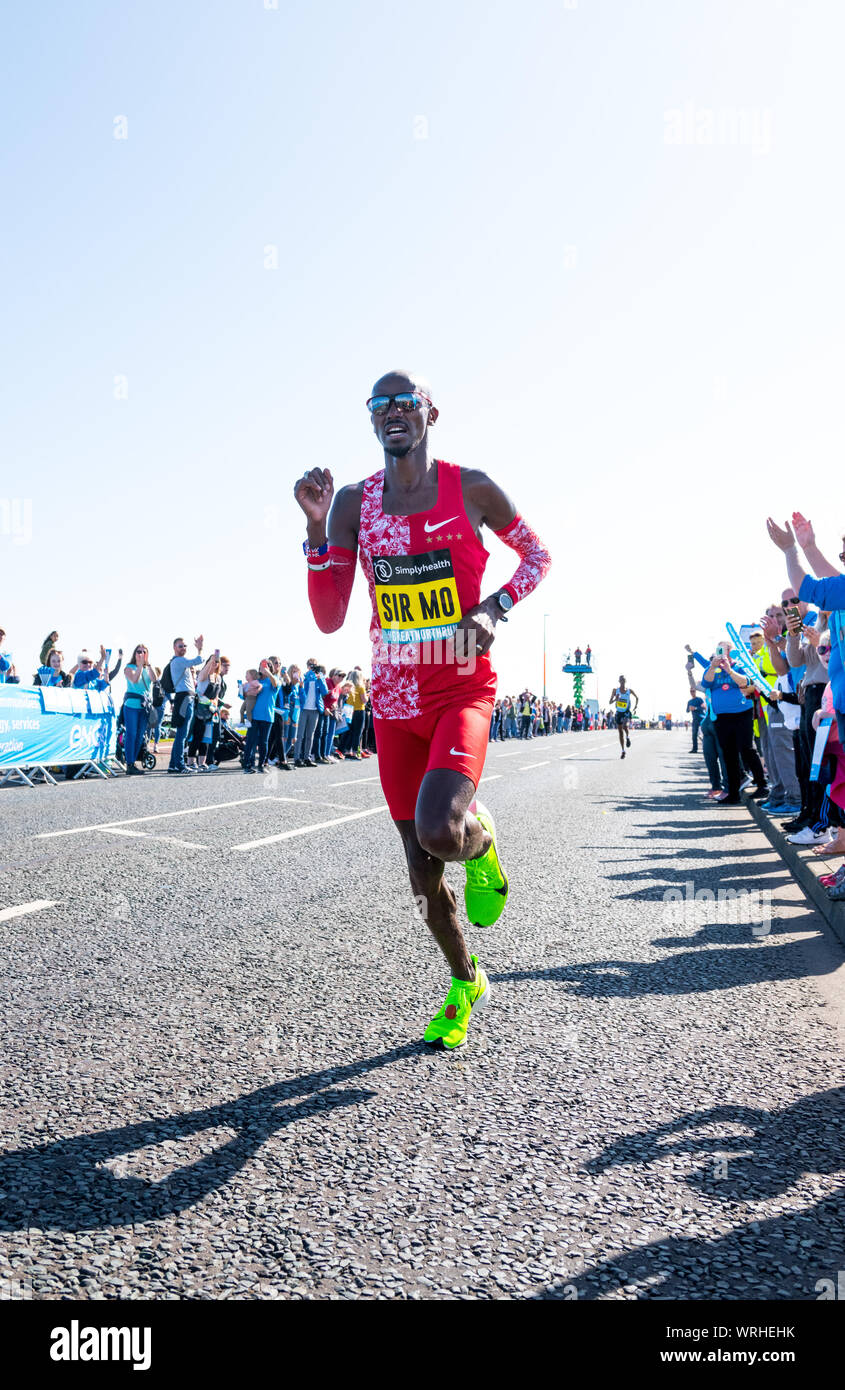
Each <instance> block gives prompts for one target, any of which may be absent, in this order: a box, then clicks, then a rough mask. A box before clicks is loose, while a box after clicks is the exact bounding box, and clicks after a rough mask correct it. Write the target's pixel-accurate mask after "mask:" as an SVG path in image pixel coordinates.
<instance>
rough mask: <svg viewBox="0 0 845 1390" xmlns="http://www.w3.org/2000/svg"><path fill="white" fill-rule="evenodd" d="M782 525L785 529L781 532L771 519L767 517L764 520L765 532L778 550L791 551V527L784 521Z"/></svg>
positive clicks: (792, 541)
mask: <svg viewBox="0 0 845 1390" xmlns="http://www.w3.org/2000/svg"><path fill="white" fill-rule="evenodd" d="M783 524H784V528H785V529H784V530H781V528H780V526H778V524H777V522H775V521H772V518H771V517H768V518H767V520H766V530H767V531H768V533H769V535H770V536H771V538H772V540H773V541H774V543H775V545H776V546H777V547H778V549H779V550H783V551H787V550H791V549H792V547H793V545H794V544H795V537H794V536H793V534H792V527H791V526H790V524H789V522H788V521H785V522H784V523H783Z"/></svg>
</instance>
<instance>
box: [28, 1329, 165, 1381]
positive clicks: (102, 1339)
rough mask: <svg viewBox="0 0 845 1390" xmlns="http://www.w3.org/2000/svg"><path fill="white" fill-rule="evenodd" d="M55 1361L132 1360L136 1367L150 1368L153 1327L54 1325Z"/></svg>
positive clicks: (52, 1334) (52, 1350)
mask: <svg viewBox="0 0 845 1390" xmlns="http://www.w3.org/2000/svg"><path fill="white" fill-rule="evenodd" d="M50 1341H51V1344H52V1345H51V1346H50V1358H51V1360H53V1361H131V1362H132V1369H133V1371H148V1370H149V1369H150V1362H151V1360H152V1328H150V1327H80V1325H79V1321H78V1319H76V1318H74V1319H73V1320H72V1322H71V1324H70V1327H54V1328H53V1330H52V1332H51V1333H50Z"/></svg>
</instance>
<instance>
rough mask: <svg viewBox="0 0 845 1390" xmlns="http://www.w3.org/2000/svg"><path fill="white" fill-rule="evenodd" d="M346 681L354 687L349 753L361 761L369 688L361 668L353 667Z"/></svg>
mask: <svg viewBox="0 0 845 1390" xmlns="http://www.w3.org/2000/svg"><path fill="white" fill-rule="evenodd" d="M346 679H347V680H348V681H349V683H350V685H351V686H352V693H351V700H352V719H351V721H350V725H349V745H348V752H349V756H350V757H352V758H358V759H360V758H361V757H362V747H361V745H362V742H363V738H364V713H365V710H366V708H367V687H366V685H365V684H364V677H363V676H362V674H361V668H360V666H355V667H353V669H352V670H351V671H350V672H349V675H348V676H347V677H346Z"/></svg>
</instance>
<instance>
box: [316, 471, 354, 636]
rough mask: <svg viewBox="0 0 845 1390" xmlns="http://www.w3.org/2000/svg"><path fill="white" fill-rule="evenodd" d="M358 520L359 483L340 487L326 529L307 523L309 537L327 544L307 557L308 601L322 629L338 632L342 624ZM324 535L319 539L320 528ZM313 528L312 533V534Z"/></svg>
mask: <svg viewBox="0 0 845 1390" xmlns="http://www.w3.org/2000/svg"><path fill="white" fill-rule="evenodd" d="M360 524H361V492H360V488H358V487H342V488H341V489H340V492H339V493H338V494H337V497H336V498H335V500H334V503H333V505H332V509H331V513H330V514H329V519H328V536H326V534H325V529H324V528H320V527H319V525H317V526H316V527H315V523H313V522H311V521H309V523H308V541H309V544H310V545H311V546H314V547H315V548H319V546H321V545H323V544H328V550H327V552H326V554H325V555H319V556H310V557H309V559H308V601H309V602H310V604H311V612H312V613H313V614H314V621H315V622H316V624H317V626H318V628H319V629H320V631H321V632H337V630H338V628H341V627H343V622H344V619H345V618H346V610H347V608H348V607H349V596H350V594H351V593H352V584H353V582H354V579H355V557H356V555H357V553H358V528H359V526H360ZM321 529H322V530H323V539H322V540H320V539H319V533H320V530H321ZM312 532H313V533H314V534H312Z"/></svg>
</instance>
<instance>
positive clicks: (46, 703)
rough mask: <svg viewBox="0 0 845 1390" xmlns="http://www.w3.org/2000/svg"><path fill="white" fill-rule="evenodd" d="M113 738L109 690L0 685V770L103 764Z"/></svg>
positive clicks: (110, 748) (112, 712)
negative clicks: (73, 764) (56, 765)
mask: <svg viewBox="0 0 845 1390" xmlns="http://www.w3.org/2000/svg"><path fill="white" fill-rule="evenodd" d="M116 742H117V729H116V721H115V713H114V706H113V704H112V699H111V694H110V692H109V691H108V690H104V691H99V690H63V689H62V687H61V686H28V685H0V768H4V767H35V766H45V765H46V766H49V765H50V764H51V763H58V764H61V765H62V766H64V765H65V764H67V763H87V762H102V761H103V760H104V759H106V758H108V757H111V756H112V755H113V753H114V750H115V743H116Z"/></svg>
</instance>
